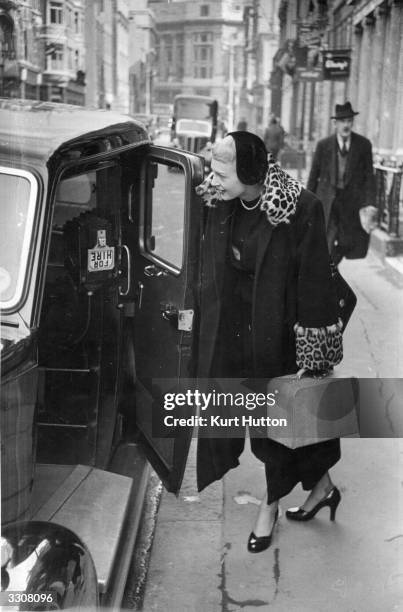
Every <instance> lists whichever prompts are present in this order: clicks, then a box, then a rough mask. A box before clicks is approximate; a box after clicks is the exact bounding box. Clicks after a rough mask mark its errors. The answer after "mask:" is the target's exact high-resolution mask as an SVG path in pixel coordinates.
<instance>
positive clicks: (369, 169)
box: [307, 132, 375, 259]
mask: <svg viewBox="0 0 403 612" xmlns="http://www.w3.org/2000/svg"><path fill="white" fill-rule="evenodd" d="M336 183H337V138H336V134H333V135H332V136H329V137H328V138H324V139H323V140H320V141H319V142H318V144H317V147H316V151H315V154H314V157H313V161H312V168H311V172H310V174H309V179H308V184H307V188H308V189H309V190H310V191H312V192H313V193H316V195H317V196H318V198H319V199H320V201H321V202H322V204H323V210H324V213H325V222H326V227H328V224H329V218H330V211H331V207H332V204H333V202H334V200H335V196H336ZM374 198H375V183H374V174H373V164H372V148H371V143H370V141H369V140H368V139H367V138H364V136H360V135H359V134H356V133H355V132H352V133H351V145H350V149H349V152H348V155H347V162H346V172H345V187H344V190H343V199H342V206H341V209H340V210H341V215H342V219H341V223H340V234H339V239H340V241H341V242H342V243H344V244H346V245H350V246H349V247H348V248H347V250H346V253H345V256H346V257H347V259H358V258H361V257H365V255H366V254H367V251H368V244H369V235H368V234H367V233H366V232H365V231H364V230H363V229H362V227H361V223H360V217H359V210H360V208H362V207H364V206H368V205H374Z"/></svg>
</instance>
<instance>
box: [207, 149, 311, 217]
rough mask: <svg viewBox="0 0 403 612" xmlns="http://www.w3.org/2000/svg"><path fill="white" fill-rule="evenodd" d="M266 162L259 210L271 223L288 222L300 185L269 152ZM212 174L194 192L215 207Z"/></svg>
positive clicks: (293, 212)
mask: <svg viewBox="0 0 403 612" xmlns="http://www.w3.org/2000/svg"><path fill="white" fill-rule="evenodd" d="M268 162H269V168H268V170H267V174H266V178H265V180H264V183H263V192H262V199H261V203H260V210H262V211H264V212H265V213H266V217H267V220H268V221H269V223H271V225H274V226H276V225H279V224H280V223H290V217H292V215H294V214H295V211H296V208H297V201H298V198H299V196H300V193H301V189H302V185H301V183H299V182H298V181H297V180H296V179H294V178H292V177H291V176H290V175H289V174H287V173H286V172H284V170H282V169H281V168H280V166H279V165H278V164H277V163H276V162H275V160H274V158H273V157H272V156H271V155H270V154H269V155H268ZM212 176H213V173H211V174H210V175H209V176H208V177H207V178H206V179H205V180H204V181H203V182H202V183H201V184H200V185H198V186H197V187H196V193H197V194H198V195H199V196H201V197H202V198H203V200H204V202H205V204H206V206H210V207H215V206H216V204H215V202H216V201H217V200H219V199H220V197H219V194H218V193H217V190H216V189H215V188H214V187H212V185H211V179H212Z"/></svg>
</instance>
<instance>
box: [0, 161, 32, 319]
mask: <svg viewBox="0 0 403 612" xmlns="http://www.w3.org/2000/svg"><path fill="white" fill-rule="evenodd" d="M37 191H38V185H37V181H36V179H35V177H34V176H33V175H32V174H31V173H30V172H26V171H25V170H17V169H14V168H6V167H0V194H1V196H0V303H1V307H2V308H13V307H14V306H16V305H17V304H18V302H19V301H20V299H21V297H22V291H23V286H24V281H25V278H26V274H27V268H28V263H29V259H28V258H29V249H30V244H31V238H32V228H33V220H34V213H35V202H36V197H37Z"/></svg>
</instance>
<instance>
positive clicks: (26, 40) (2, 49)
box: [0, 0, 44, 99]
mask: <svg viewBox="0 0 403 612" xmlns="http://www.w3.org/2000/svg"><path fill="white" fill-rule="evenodd" d="M42 25H43V18H42V11H41V4H40V1H39V0H27V1H25V2H11V1H9V0H0V96H4V97H15V98H17V97H18V98H33V99H38V98H39V97H40V86H41V83H42V73H43V67H44V66H43V64H44V62H43V53H42V45H41V39H40V36H41V32H42Z"/></svg>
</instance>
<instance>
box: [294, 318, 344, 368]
mask: <svg viewBox="0 0 403 612" xmlns="http://www.w3.org/2000/svg"><path fill="white" fill-rule="evenodd" d="M342 329H343V323H342V321H341V319H339V320H338V322H337V323H335V324H334V325H329V326H328V327H302V326H301V325H299V323H296V325H295V326H294V331H295V339H296V353H297V355H296V362H297V366H298V367H299V368H304V369H305V370H312V371H318V370H328V369H329V368H332V367H333V366H335V365H337V364H338V363H340V361H341V360H342V359H343V336H342Z"/></svg>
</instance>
